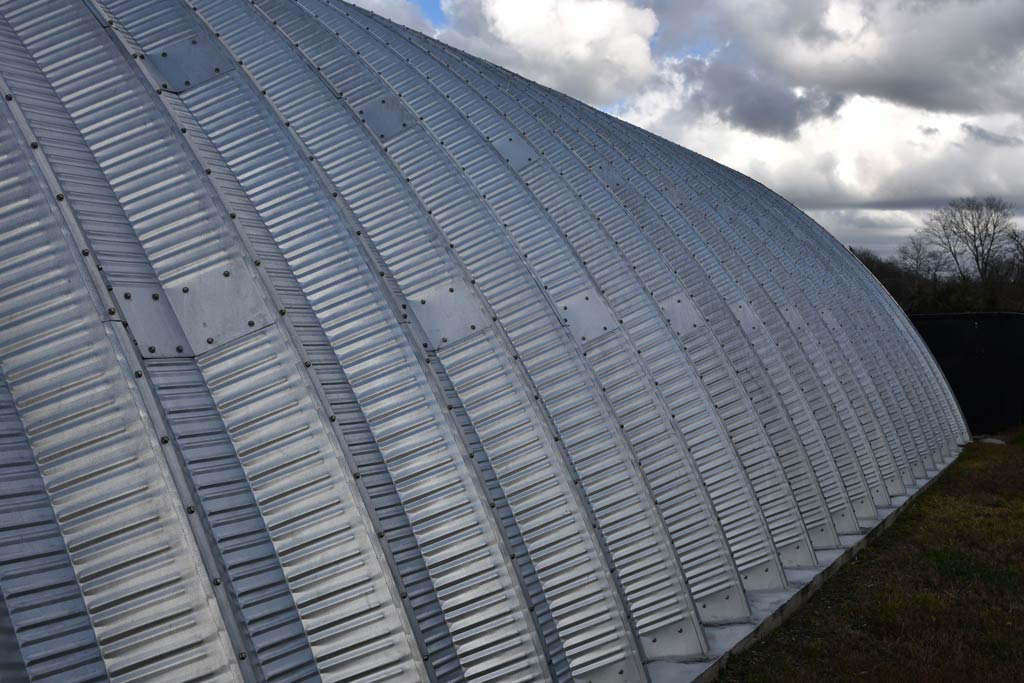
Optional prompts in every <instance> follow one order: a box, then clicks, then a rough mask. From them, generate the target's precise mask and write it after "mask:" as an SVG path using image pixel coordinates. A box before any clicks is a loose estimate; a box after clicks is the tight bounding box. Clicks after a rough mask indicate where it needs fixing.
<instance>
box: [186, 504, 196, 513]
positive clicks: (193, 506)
mask: <svg viewBox="0 0 1024 683" xmlns="http://www.w3.org/2000/svg"><path fill="white" fill-rule="evenodd" d="M195 511H196V506H195V505H189V506H188V507H187V508H185V512H187V513H188V514H190V515H191V514H194V513H195Z"/></svg>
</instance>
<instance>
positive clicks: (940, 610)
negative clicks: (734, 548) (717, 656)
mask: <svg viewBox="0 0 1024 683" xmlns="http://www.w3.org/2000/svg"><path fill="white" fill-rule="evenodd" d="M1005 438H1006V439H1007V445H1005V446H999V445H990V444H984V443H974V444H971V445H970V446H968V447H967V448H966V449H965V451H964V453H963V454H962V455H961V456H960V458H959V459H958V460H957V462H955V463H954V464H953V465H952V466H950V467H949V468H948V469H947V470H946V472H944V473H943V474H942V475H941V477H940V478H939V480H938V481H936V482H935V483H934V484H933V486H932V487H931V488H930V489H929V490H928V491H926V492H925V493H924V494H922V495H921V496H920V497H919V498H918V499H917V500H916V501H914V502H913V503H912V504H911V506H910V507H909V508H908V509H907V510H905V511H904V512H903V514H902V515H901V516H900V518H899V519H897V520H896V522H895V524H893V526H892V527H891V528H889V529H888V530H887V531H886V532H885V533H884V534H882V536H881V537H880V538H878V539H877V540H876V541H875V542H874V543H872V544H871V545H869V546H868V547H867V548H866V549H865V550H864V551H863V552H861V553H860V554H859V555H858V556H857V557H856V558H855V559H854V560H853V561H852V562H851V563H850V564H848V565H847V566H845V567H843V568H842V569H841V570H840V571H839V572H838V573H837V574H836V575H835V576H834V577H833V578H832V579H830V580H829V581H828V582H827V583H826V584H825V585H824V586H823V587H822V588H821V590H820V591H819V592H818V594H817V595H815V596H814V597H813V598H812V599H811V601H810V602H809V603H808V604H807V605H806V606H805V607H804V608H803V609H802V610H801V611H800V612H799V613H797V614H796V615H795V616H794V617H793V618H792V619H791V620H790V621H788V622H787V623H786V624H785V625H784V626H782V627H781V628H780V629H779V630H777V631H775V632H774V633H772V634H771V635H769V636H768V637H767V638H766V639H765V640H763V641H762V642H760V643H758V644H757V645H755V646H754V647H753V648H751V649H750V650H748V651H746V652H744V653H741V654H740V655H737V656H736V657H735V658H733V659H731V660H730V661H729V663H728V665H727V667H726V669H725V670H724V672H723V673H722V674H721V676H720V677H719V679H718V680H719V681H723V682H729V683H733V682H739V681H787V682H788V681H886V682H888V681H922V682H924V681H928V682H930V681H1024V433H1019V434H1015V435H1011V436H1009V437H1005Z"/></svg>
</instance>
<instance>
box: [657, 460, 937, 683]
mask: <svg viewBox="0 0 1024 683" xmlns="http://www.w3.org/2000/svg"><path fill="white" fill-rule="evenodd" d="M954 460H955V458H954V459H953V460H950V461H949V463H945V464H943V465H941V466H940V467H939V469H938V470H937V471H934V472H931V471H929V472H928V476H929V479H927V480H923V479H918V480H917V481H916V482H915V483H914V485H913V486H911V487H908V492H907V495H901V496H894V497H893V498H892V505H891V507H884V508H878V515H879V519H862V520H859V521H860V526H861V533H860V534H847V535H840V537H839V542H840V543H841V544H842V547H841V548H836V549H834V550H818V551H817V557H818V562H819V563H818V565H817V566H815V567H808V568H807V569H787V570H786V579H787V581H788V582H789V586H788V587H786V588H785V589H783V590H777V591H753V592H750V593H748V594H747V597H748V600H749V602H750V609H751V612H752V614H751V621H749V622H744V623H739V624H726V625H722V626H705V627H704V635H705V637H706V638H707V642H708V650H709V653H710V656H709V657H708V658H707V659H704V660H700V661H696V662H668V661H652V662H649V663H648V664H647V672H648V674H649V675H650V678H651V683H687V682H688V681H692V682H694V683H707V682H709V681H713V680H714V679H715V677H716V676H717V675H718V673H719V671H721V670H722V668H723V667H724V666H725V665H726V663H727V662H728V661H729V657H731V656H732V655H734V654H737V653H739V652H742V651H744V650H746V649H747V648H749V647H750V646H751V645H753V644H754V643H756V642H758V641H759V640H761V639H762V638H764V637H765V636H766V635H768V634H769V633H771V632H772V631H774V630H775V629H777V628H778V627H779V626H781V625H782V624H783V623H784V622H785V621H786V619H788V618H789V617H790V616H792V615H793V614H794V613H795V612H796V611H797V610H799V609H800V608H801V607H803V605H804V604H805V603H806V602H807V601H808V600H810V599H811V596H812V595H814V594H815V593H816V592H818V589H819V588H820V587H821V586H822V584H823V583H825V581H826V580H827V579H828V578H829V577H831V576H832V575H833V574H835V573H836V572H837V571H839V568H840V567H842V566H843V565H845V564H846V563H847V562H849V561H850V560H852V559H853V558H854V557H855V556H856V555H857V553H859V552H860V551H861V550H863V549H864V547H865V546H867V544H868V543H870V542H871V541H872V540H873V539H875V538H876V537H877V536H879V535H880V534H881V533H882V532H883V531H885V530H886V529H887V528H889V526H890V525H891V524H892V523H893V522H894V521H896V518H897V517H898V516H899V514H900V513H901V512H903V510H905V509H906V507H907V505H908V504H909V503H910V502H911V501H913V500H914V499H915V498H917V496H919V495H920V494H921V493H922V492H924V491H925V490H926V489H927V488H928V487H929V486H931V484H932V482H934V481H935V478H936V476H937V475H938V474H939V473H940V472H941V471H943V470H945V469H946V467H948V466H949V465H950V464H951V463H952V462H954Z"/></svg>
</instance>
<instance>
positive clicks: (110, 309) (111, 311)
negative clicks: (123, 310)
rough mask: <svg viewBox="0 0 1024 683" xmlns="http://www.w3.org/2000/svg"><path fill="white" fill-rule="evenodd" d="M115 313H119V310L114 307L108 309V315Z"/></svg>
mask: <svg viewBox="0 0 1024 683" xmlns="http://www.w3.org/2000/svg"><path fill="white" fill-rule="evenodd" d="M115 313H117V311H115V310H114V309H113V308H108V309H107V315H114V314H115Z"/></svg>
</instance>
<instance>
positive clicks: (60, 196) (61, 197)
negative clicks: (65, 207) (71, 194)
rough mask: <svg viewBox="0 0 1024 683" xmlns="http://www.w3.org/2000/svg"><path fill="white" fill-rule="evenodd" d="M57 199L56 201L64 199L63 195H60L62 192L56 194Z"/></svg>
mask: <svg viewBox="0 0 1024 683" xmlns="http://www.w3.org/2000/svg"><path fill="white" fill-rule="evenodd" d="M57 201H58V202H62V201H64V195H62V194H58V195H57Z"/></svg>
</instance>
